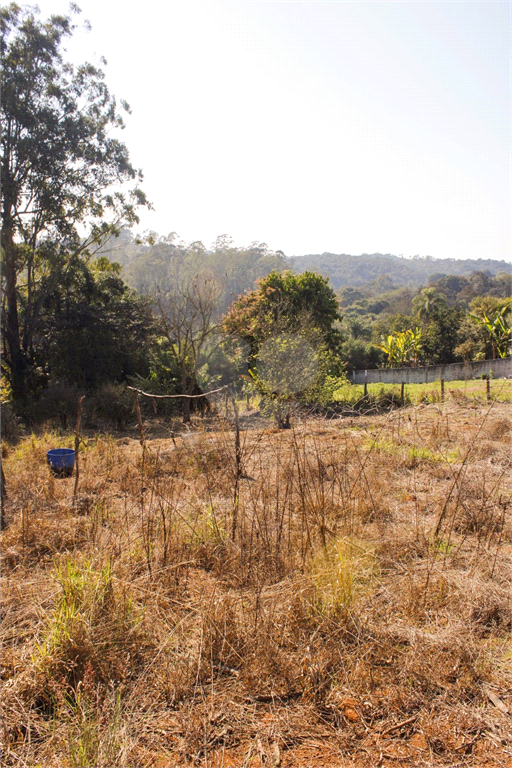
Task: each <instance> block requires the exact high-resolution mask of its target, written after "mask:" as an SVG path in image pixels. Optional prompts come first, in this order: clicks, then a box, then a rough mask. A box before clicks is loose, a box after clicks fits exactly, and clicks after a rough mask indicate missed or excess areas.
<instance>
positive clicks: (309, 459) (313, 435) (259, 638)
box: [1, 395, 512, 768]
mask: <svg viewBox="0 0 512 768" xmlns="http://www.w3.org/2000/svg"><path fill="white" fill-rule="evenodd" d="M510 427H511V414H510V404H508V403H503V402H492V403H486V402H485V401H484V400H483V399H481V400H478V399H469V398H466V397H463V396H462V395H461V396H460V397H458V398H454V399H452V400H450V401H449V402H447V403H445V404H444V405H441V404H419V405H416V406H411V407H408V408H402V409H396V410H392V411H390V412H389V413H385V414H380V415H379V414H376V415H372V414H370V415H368V414H367V415H365V416H360V417H357V416H354V417H350V418H335V419H334V418H333V419H330V420H326V419H322V418H319V417H318V418H304V419H300V418H299V417H297V418H295V419H294V420H293V425H292V429H290V430H277V429H275V428H274V426H273V424H272V423H271V422H265V421H264V420H263V419H261V418H260V417H259V416H258V415H257V414H256V413H255V412H254V411H253V412H248V413H242V415H241V428H242V429H241V435H240V445H239V447H238V449H237V446H236V444H235V437H234V431H233V427H232V425H231V424H230V422H229V421H226V420H222V419H220V418H219V419H214V418H213V417H211V418H208V419H204V420H200V419H199V420H198V421H197V422H195V423H194V427H193V428H192V429H191V430H187V431H183V427H181V428H179V429H181V431H178V427H177V426H175V430H176V431H174V432H172V431H171V426H170V425H168V426H165V425H164V424H163V423H157V422H156V421H155V422H151V423H147V424H146V425H145V430H146V443H145V448H144V449H143V448H142V447H141V445H140V443H139V439H138V434H137V430H136V429H133V431H132V432H126V433H124V434H123V435H122V436H117V437H112V436H109V435H107V434H97V435H92V434H89V435H88V436H84V437H83V443H82V447H81V453H80V478H79V484H78V488H77V493H76V496H75V498H73V490H74V484H75V478H74V477H72V478H68V479H59V478H55V477H53V475H51V474H50V472H49V470H48V467H47V465H46V461H45V454H46V451H47V450H48V449H49V448H52V447H58V446H59V445H66V446H70V445H72V439H73V438H72V436H69V435H68V436H62V435H61V436H59V435H57V434H56V433H53V434H52V433H46V434H40V435H37V436H35V435H32V436H26V437H24V438H23V439H21V440H20V441H19V442H18V443H17V444H12V445H5V444H4V446H3V456H4V461H3V465H4V471H5V475H6V482H7V493H8V498H7V501H6V504H5V515H6V523H7V525H6V528H5V530H4V531H3V532H2V533H1V545H2V593H3V621H2V625H1V634H2V643H3V653H2V680H3V693H2V710H3V713H2V728H3V742H4V754H3V763H2V765H4V766H6V767H7V766H9V767H12V768H14V767H16V768H21V767H24V766H30V768H34V767H35V766H41V767H42V768H49V767H50V766H52V767H55V768H60V767H64V766H94V767H98V768H99V767H100V766H101V767H105V768H112V767H114V766H122V767H123V768H128V767H130V768H131V767H135V766H136V767H137V768H143V767H145V766H154V767H155V768H167V766H169V767H170V766H204V768H207V767H208V766H209V767H210V768H217V767H220V766H226V767H227V766H247V767H249V766H273V767H274V768H277V767H278V766H282V768H285V767H287V766H288V767H289V768H292V767H294V766H317V767H321V766H343V767H344V768H351V767H355V766H357V767H363V766H368V767H373V766H388V767H389V766H397V767H399V766H401V767H405V766H407V767H408V768H411V767H412V766H452V767H453V766H461V767H462V766H468V767H469V766H489V767H491V766H492V768H498V767H499V766H511V765H512V744H511V740H510V714H511V711H512V709H511V704H510V700H509V698H508V690H509V689H510V659H511V647H510V632H509V620H510V555H511V545H510V534H511V509H510V480H511V477H510Z"/></svg>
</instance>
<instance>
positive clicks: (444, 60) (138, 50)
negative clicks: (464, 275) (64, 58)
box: [38, 0, 512, 260]
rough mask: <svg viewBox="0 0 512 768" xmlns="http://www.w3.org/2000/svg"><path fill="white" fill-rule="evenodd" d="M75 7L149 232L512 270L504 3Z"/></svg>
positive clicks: (58, 5)
mask: <svg viewBox="0 0 512 768" xmlns="http://www.w3.org/2000/svg"><path fill="white" fill-rule="evenodd" d="M78 2H79V5H80V6H81V8H82V15H81V17H80V18H81V19H88V20H89V21H90V22H91V24H92V31H91V32H90V33H85V32H83V31H80V32H77V34H76V35H75V37H74V38H73V40H70V41H68V42H67V44H66V46H67V49H68V55H69V57H70V58H73V59H77V60H84V59H89V60H92V61H97V60H98V58H99V57H100V56H101V55H103V56H105V57H106V59H107V61H108V65H107V67H106V68H105V71H106V76H107V83H108V84H109V86H110V88H111V90H112V91H113V92H114V93H115V94H116V95H117V96H118V97H120V98H124V99H126V100H127V101H128V102H129V103H130V105H131V107H132V110H133V114H132V115H131V116H129V117H128V118H127V128H126V130H125V132H124V134H123V138H124V140H125V141H126V143H127V145H128V147H129V149H130V152H131V156H132V160H133V162H134V164H135V165H137V166H138V167H141V168H142V169H143V171H144V175H145V183H144V189H145V191H146V193H147V194H148V197H149V198H150V199H151V201H152V202H153V204H154V209H155V210H154V212H151V213H147V214H144V215H143V217H142V220H141V226H140V230H143V229H152V230H155V231H157V232H158V233H160V234H167V233H169V232H171V231H175V232H177V233H178V234H179V235H180V236H181V237H182V238H183V239H184V240H187V241H190V240H203V242H204V243H205V245H209V244H210V243H211V242H212V241H213V240H214V239H215V237H216V236H217V235H219V234H224V233H227V234H230V235H232V236H233V238H234V239H235V241H236V243H237V244H239V245H242V244H248V243H249V242H251V241H253V240H258V241H264V242H266V243H268V245H269V246H270V247H271V248H274V249H281V250H283V251H284V252H285V253H286V254H287V255H298V254H303V253H322V252H324V251H331V252H334V253H354V254H357V253H363V252H367V253H373V252H376V251H380V252H381V253H388V252H389V253H395V254H404V255H406V256H409V255H413V254H420V255H426V254H430V255H432V256H434V257H454V258H478V257H482V258H502V259H506V260H510V259H511V258H512V256H511V208H510V205H511V197H510V175H511V162H510V158H511V134H510V110H511V87H510V85H511V84H510V70H511V4H510V2H509V0H471V1H467V0H403V1H396V0H316V2H314V1H312V0H235V1H234V2H230V1H226V0H177V1H173V0H171V2H167V3H164V2H157V1H156V0H146V1H145V2H144V3H140V2H138V3H136V4H135V3H133V4H130V3H124V4H118V3H113V2H110V1H109V0H102V1H101V2H100V0H78ZM38 5H39V7H40V9H41V14H42V16H44V17H46V16H48V15H50V14H51V13H56V12H62V11H63V10H65V9H66V8H67V3H64V2H60V0H41V1H40V2H39V3H38Z"/></svg>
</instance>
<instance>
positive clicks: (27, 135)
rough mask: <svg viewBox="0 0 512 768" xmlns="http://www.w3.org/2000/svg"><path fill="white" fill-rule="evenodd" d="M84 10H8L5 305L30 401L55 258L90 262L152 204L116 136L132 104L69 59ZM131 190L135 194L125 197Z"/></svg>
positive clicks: (8, 341)
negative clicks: (66, 48)
mask: <svg viewBox="0 0 512 768" xmlns="http://www.w3.org/2000/svg"><path fill="white" fill-rule="evenodd" d="M78 12H79V11H78V8H77V7H76V6H71V15H68V16H63V15H59V16H51V17H50V18H49V19H48V20H46V21H41V20H40V19H39V18H38V13H39V11H38V9H37V8H33V9H31V8H27V7H20V6H18V5H17V4H15V3H11V4H10V5H8V6H4V7H2V8H0V35H1V39H0V57H1V65H2V106H1V156H0V167H1V174H2V201H1V205H2V227H1V247H2V257H3V271H2V278H3V279H2V288H3V299H2V304H3V309H4V344H5V352H6V355H5V358H6V360H5V362H6V363H7V366H8V369H9V376H10V380H11V386H12V391H13V395H14V397H15V399H20V398H22V397H23V396H24V394H25V392H26V383H27V376H28V373H29V370H30V367H31V364H33V361H32V360H31V352H30V350H31V334H32V333H33V329H34V321H35V319H36V318H37V313H38V311H39V310H38V308H39V307H40V306H41V303H42V297H41V295H40V294H39V281H38V274H39V271H40V270H41V269H42V270H43V271H44V269H45V268H46V269H47V268H49V267H48V263H47V262H45V252H48V253H51V254H52V258H53V259H59V260H60V261H61V263H62V264H64V265H66V264H67V263H68V261H69V260H70V259H71V260H73V259H75V260H76V258H83V257H87V255H88V254H89V253H90V252H91V249H93V247H94V245H95V244H98V243H100V242H101V241H102V240H104V239H105V237H107V236H108V235H111V234H113V233H114V234H115V233H117V232H118V231H119V228H120V227H121V226H122V225H128V226H129V225H131V224H132V223H134V222H135V221H137V214H136V210H137V207H138V206H139V205H144V204H147V201H146V199H145V196H144V194H143V193H142V192H141V190H140V189H139V188H138V186H137V184H138V182H139V181H140V179H141V178H142V176H141V173H140V171H137V170H136V169H135V168H134V167H133V166H132V164H131V162H130V158H129V153H128V150H127V148H126V146H125V144H124V143H123V142H122V141H120V140H119V138H118V137H117V135H116V134H117V132H118V131H119V130H120V129H122V128H123V125H124V124H123V118H122V114H121V112H122V111H129V107H128V105H127V104H126V103H125V102H121V103H120V104H118V102H117V101H116V99H115V97H114V96H113V95H111V94H110V92H109V90H108V88H107V85H106V83H105V80H104V73H103V71H102V70H101V69H99V68H98V67H96V66H93V65H92V64H88V63H85V64H83V65H81V66H74V65H72V64H70V63H68V62H66V61H65V60H64V58H63V43H64V41H65V39H66V38H68V37H70V36H71V35H72V34H73V31H74V30H75V28H76V25H75V24H74V23H73V15H74V14H76V13H78ZM103 63H106V62H104V61H103ZM129 182H132V183H134V184H135V187H134V188H133V189H131V190H129V191H128V190H124V185H125V184H126V183H129ZM123 190H124V191H123ZM49 243H51V247H50V248H46V250H45V246H47V245H48V244H49ZM50 268H51V267H50Z"/></svg>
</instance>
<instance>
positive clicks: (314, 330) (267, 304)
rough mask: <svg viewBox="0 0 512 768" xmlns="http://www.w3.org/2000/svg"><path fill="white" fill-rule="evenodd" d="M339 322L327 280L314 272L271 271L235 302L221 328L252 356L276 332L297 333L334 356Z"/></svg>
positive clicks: (334, 297) (337, 341) (335, 301)
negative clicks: (321, 346) (244, 345)
mask: <svg viewBox="0 0 512 768" xmlns="http://www.w3.org/2000/svg"><path fill="white" fill-rule="evenodd" d="M340 320H341V317H340V315H339V308H338V301H337V298H336V294H335V293H334V291H333V290H332V288H331V287H330V286H329V281H328V279H327V278H324V277H322V276H321V275H318V274H316V273H314V272H304V273H303V274H301V275H294V274H292V273H291V272H277V271H275V270H274V271H272V272H271V273H270V274H269V275H267V277H265V278H263V279H261V280H259V281H258V287H257V288H256V289H255V290H253V291H251V292H250V293H248V294H245V295H243V296H240V297H239V298H238V299H236V301H235V302H234V303H233V304H232V306H231V308H230V310H229V312H228V314H227V315H226V316H225V318H224V327H225V330H226V331H227V332H228V333H233V334H236V335H237V336H239V337H241V338H242V339H244V340H245V341H246V342H247V343H248V344H249V345H250V347H251V352H252V354H256V353H257V351H258V349H259V347H260V346H261V344H262V343H263V342H264V341H265V340H266V339H268V338H269V337H270V336H273V335H277V334H280V333H288V334H296V333H299V334H300V335H303V336H305V337H306V338H307V339H308V341H309V342H310V343H313V344H315V343H316V344H318V343H320V344H321V345H323V346H324V347H325V349H327V350H328V351H329V352H331V353H333V354H336V353H337V352H338V351H339V346H340V344H341V340H342V338H341V334H340V330H339V327H338V323H339V321H340Z"/></svg>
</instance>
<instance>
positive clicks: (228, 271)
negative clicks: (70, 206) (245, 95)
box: [98, 230, 512, 311]
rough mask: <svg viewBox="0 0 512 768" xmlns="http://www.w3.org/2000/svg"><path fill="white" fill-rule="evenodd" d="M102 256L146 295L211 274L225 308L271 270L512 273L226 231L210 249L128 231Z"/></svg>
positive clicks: (354, 282)
mask: <svg viewBox="0 0 512 768" xmlns="http://www.w3.org/2000/svg"><path fill="white" fill-rule="evenodd" d="M99 254H103V255H106V256H108V258H109V259H110V260H111V261H117V262H119V263H120V264H121V266H122V267H123V278H124V279H125V280H126V282H127V283H128V284H129V285H131V286H132V287H133V288H136V289H137V290H138V291H140V292H142V293H146V292H153V291H154V290H155V289H158V290H159V291H163V292H165V291H166V290H169V288H170V286H171V285H173V284H175V283H176V280H179V279H181V280H183V279H185V280H186V279H190V278H193V277H194V276H195V275H197V274H201V273H202V274H204V273H206V274H209V275H211V276H212V277H215V278H216V279H217V280H218V281H220V282H221V284H222V285H223V286H224V292H223V293H224V295H223V298H222V301H221V304H222V311H226V310H227V308H228V306H229V305H230V304H231V302H232V301H233V298H234V297H236V296H238V295H239V294H241V293H244V291H246V290H250V289H252V288H254V283H255V280H256V279H258V278H261V277H265V276H266V275H268V273H269V272H270V271H271V270H272V269H277V270H279V271H282V270H284V269H290V270H292V271H293V272H304V271H313V272H319V273H320V274H321V275H323V276H324V277H329V278H330V281H331V286H332V288H334V290H335V291H337V290H338V289H340V288H343V287H344V286H361V285H368V284H369V283H374V282H375V281H376V280H377V281H378V284H381V283H382V285H381V286H380V287H381V289H382V290H384V289H385V288H386V286H387V287H388V288H390V287H394V288H398V287H401V286H410V287H411V288H420V287H423V286H425V285H427V284H428V283H429V282H430V283H432V282H435V280H437V279H439V278H440V277H442V276H446V275H450V276H451V275H457V276H469V275H471V274H472V273H474V272H483V273H490V274H491V275H497V274H499V273H508V274H511V273H512V264H509V263H507V262H506V261H497V260H494V259H464V260H457V259H434V258H430V257H426V258H418V257H417V258H412V259H405V258H402V257H400V256H393V255H392V254H381V253H373V254H366V253H364V254H361V255H360V256H351V255H348V254H335V253H323V254H310V255H306V256H292V257H286V256H285V255H284V254H283V253H282V252H281V251H272V250H271V249H270V248H268V246H267V245H266V244H265V243H257V242H255V243H251V244H250V245H248V246H243V247H237V246H235V245H234V243H233V241H232V240H231V238H230V237H228V236H227V235H221V236H219V237H218V238H217V240H216V242H215V243H214V244H213V245H212V246H211V247H210V248H206V247H205V246H204V245H203V243H201V242H199V241H197V242H194V243H188V244H186V243H184V242H183V241H180V240H179V238H178V237H177V235H175V234H174V233H172V234H171V235H168V236H167V237H161V236H159V235H157V234H156V233H151V236H150V237H149V238H147V237H146V238H145V240H144V242H141V241H140V240H139V239H137V238H134V237H133V235H132V234H131V232H130V231H129V230H123V231H122V232H121V234H120V236H119V237H118V238H112V239H110V240H109V241H108V243H106V244H105V245H104V247H103V248H102V249H101V250H100V251H99ZM99 254H98V255H99ZM383 281H384V282H385V285H384V283H383Z"/></svg>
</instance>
